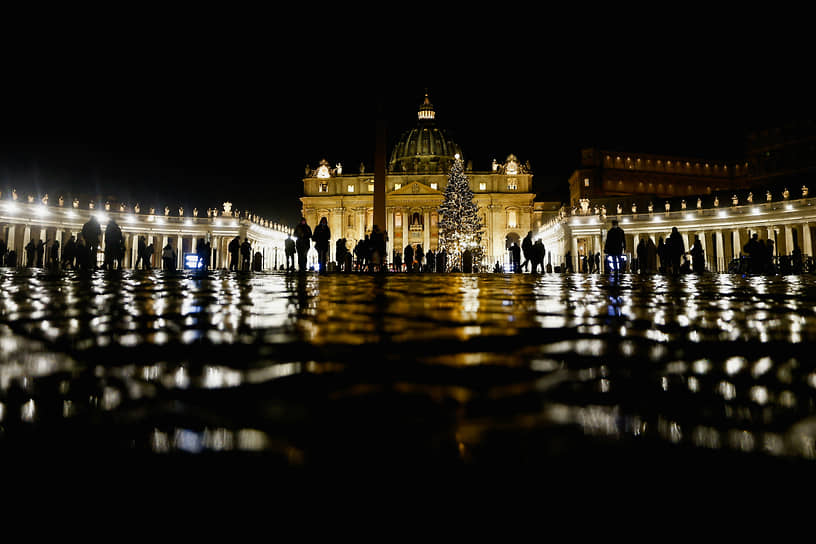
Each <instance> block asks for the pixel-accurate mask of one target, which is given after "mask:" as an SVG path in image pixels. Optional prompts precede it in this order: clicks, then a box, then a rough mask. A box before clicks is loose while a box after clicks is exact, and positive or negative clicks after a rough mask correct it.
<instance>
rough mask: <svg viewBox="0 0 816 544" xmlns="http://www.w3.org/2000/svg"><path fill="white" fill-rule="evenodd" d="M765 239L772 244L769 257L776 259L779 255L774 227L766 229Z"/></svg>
mask: <svg viewBox="0 0 816 544" xmlns="http://www.w3.org/2000/svg"><path fill="white" fill-rule="evenodd" d="M767 238H768V240H771V241H772V242H773V243H774V247H773V253H772V254H771V257H776V256H777V255H778V254H779V248H778V247H776V236H774V227H768V233H767Z"/></svg>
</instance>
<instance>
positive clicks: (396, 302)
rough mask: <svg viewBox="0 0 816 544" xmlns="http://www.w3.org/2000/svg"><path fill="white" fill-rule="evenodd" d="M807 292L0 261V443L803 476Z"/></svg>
mask: <svg viewBox="0 0 816 544" xmlns="http://www.w3.org/2000/svg"><path fill="white" fill-rule="evenodd" d="M814 309H816V281H815V280H814V278H812V277H809V276H775V277H742V276H737V275H728V274H720V275H705V276H701V277H697V276H692V275H688V276H681V277H678V278H672V277H667V276H659V275H655V276H636V275H622V276H621V277H620V278H611V277H608V276H600V275H581V274H572V275H552V274H549V275H540V276H533V275H526V274H525V275H510V274H483V275H465V274H445V275H442V274H415V275H409V274H388V275H382V276H379V275H368V274H328V275H323V276H318V275H315V274H308V275H297V274H289V275H287V274H283V273H270V274H253V275H248V274H246V275H245V274H238V273H229V272H224V271H216V272H209V273H204V274H197V273H192V272H177V273H164V272H161V271H121V272H120V271H113V272H106V271H96V272H93V273H85V274H76V273H74V272H70V271H69V272H62V273H52V272H48V271H43V270H31V269H22V270H12V269H0V348H1V349H0V451H2V452H3V453H4V455H6V456H19V457H20V458H28V457H30V456H31V455H35V454H36V455H37V456H38V457H39V458H45V459H48V460H53V459H58V458H62V457H66V456H67V457H68V458H70V457H71V456H77V455H78V456H83V457H87V456H92V457H93V456H99V457H105V458H110V457H111V456H114V457H122V458H127V459H151V460H156V459H159V460H165V459H167V460H178V459H195V460H215V461H223V460H235V459H238V460H253V461H259V460H260V461H262V462H263V463H264V465H265V466H271V467H324V466H328V467H331V466H338V465H343V466H347V465H349V464H364V465H366V466H383V465H385V466H400V465H404V464H411V465H418V464H421V465H428V464H431V465H435V466H452V467H468V466H477V467H478V466H525V467H531V468H544V467H547V466H552V464H553V463H558V462H564V463H568V464H570V466H573V467H576V466H581V467H587V466H593V464H595V465H603V466H606V465H608V463H609V462H610V460H615V461H617V462H619V461H621V460H626V461H627V462H628V466H630V467H633V466H636V465H637V464H638V463H639V462H641V461H643V460H650V461H655V460H659V462H665V463H692V462H694V463H697V462H702V463H706V462H717V463H721V464H722V465H723V466H726V465H727V466H733V465H734V463H737V464H739V466H743V467H752V466H757V467H767V466H774V467H775V466H777V465H784V466H794V467H796V469H797V470H802V469H810V470H812V466H813V465H814V464H816V417H814V415H816V405H815V403H814V400H816V357H814V356H813V352H812V350H813V348H812V345H813V340H814V339H815V338H816V314H815V313H814Z"/></svg>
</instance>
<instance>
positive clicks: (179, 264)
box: [176, 234, 184, 270]
mask: <svg viewBox="0 0 816 544" xmlns="http://www.w3.org/2000/svg"><path fill="white" fill-rule="evenodd" d="M177 240H178V241H177V242H176V244H177V245H176V255H177V256H178V257H176V270H181V269H182V268H184V263H182V262H181V259H182V257H183V255H182V252H181V250H182V244H183V243H184V240H183V239H182V238H181V235H180V234H179V235H178V237H177Z"/></svg>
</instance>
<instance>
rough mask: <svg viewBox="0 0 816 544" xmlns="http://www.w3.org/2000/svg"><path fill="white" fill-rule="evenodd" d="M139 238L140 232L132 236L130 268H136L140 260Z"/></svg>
mask: <svg viewBox="0 0 816 544" xmlns="http://www.w3.org/2000/svg"><path fill="white" fill-rule="evenodd" d="M139 236H140V234H139V233H138V232H134V233H133V234H131V235H130V251H128V253H129V254H130V267H131V268H136V263H137V261H138V260H139Z"/></svg>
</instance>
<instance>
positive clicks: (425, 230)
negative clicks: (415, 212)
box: [422, 208, 431, 253]
mask: <svg viewBox="0 0 816 544" xmlns="http://www.w3.org/2000/svg"><path fill="white" fill-rule="evenodd" d="M430 247H431V212H430V210H429V209H428V208H422V250H423V251H424V252H425V253H428V249H430Z"/></svg>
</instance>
